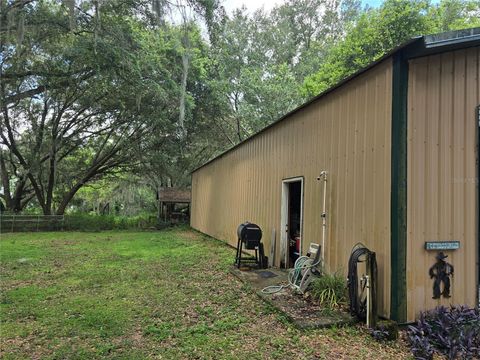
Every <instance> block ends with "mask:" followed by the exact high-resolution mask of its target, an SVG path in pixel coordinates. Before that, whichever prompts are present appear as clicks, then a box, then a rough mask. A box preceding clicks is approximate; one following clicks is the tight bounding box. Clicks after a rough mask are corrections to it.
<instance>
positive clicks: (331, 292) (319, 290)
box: [312, 273, 347, 309]
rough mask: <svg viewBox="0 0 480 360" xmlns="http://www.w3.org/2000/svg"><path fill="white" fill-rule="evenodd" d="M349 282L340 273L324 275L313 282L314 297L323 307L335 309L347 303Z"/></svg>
mask: <svg viewBox="0 0 480 360" xmlns="http://www.w3.org/2000/svg"><path fill="white" fill-rule="evenodd" d="M346 289H347V282H346V280H345V278H344V277H343V276H342V275H341V274H338V273H334V274H324V275H322V276H321V277H319V278H317V279H315V280H314V281H313V282H312V297H313V298H314V299H315V300H317V301H318V302H319V303H320V305H321V306H324V307H326V308H327V309H333V308H336V307H338V306H339V305H341V304H343V303H345V301H346Z"/></svg>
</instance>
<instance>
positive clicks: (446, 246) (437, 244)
mask: <svg viewBox="0 0 480 360" xmlns="http://www.w3.org/2000/svg"><path fill="white" fill-rule="evenodd" d="M457 249H460V241H425V250H457Z"/></svg>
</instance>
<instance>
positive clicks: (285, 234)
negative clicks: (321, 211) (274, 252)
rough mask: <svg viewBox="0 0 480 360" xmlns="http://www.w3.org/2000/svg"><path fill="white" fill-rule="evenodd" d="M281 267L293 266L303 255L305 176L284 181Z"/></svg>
mask: <svg viewBox="0 0 480 360" xmlns="http://www.w3.org/2000/svg"><path fill="white" fill-rule="evenodd" d="M281 224H282V237H281V246H280V267H281V268H292V267H293V265H294V264H295V261H296V260H297V259H298V257H299V256H301V252H302V234H303V177H298V178H291V179H286V180H283V181H282V222H281Z"/></svg>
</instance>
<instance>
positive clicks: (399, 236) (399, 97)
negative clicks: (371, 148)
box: [390, 51, 408, 323]
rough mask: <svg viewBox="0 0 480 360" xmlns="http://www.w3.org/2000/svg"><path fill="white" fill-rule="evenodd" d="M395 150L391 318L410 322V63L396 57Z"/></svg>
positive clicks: (393, 98) (392, 150) (394, 95)
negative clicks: (408, 278)
mask: <svg viewBox="0 0 480 360" xmlns="http://www.w3.org/2000/svg"><path fill="white" fill-rule="evenodd" d="M392 74H393V76H392V133H391V134H392V135H391V136H392V138H391V142H392V145H391V146H392V148H391V199H390V206H391V209H390V210H391V211H390V231H391V234H390V235H391V236H390V240H391V250H390V251H391V253H390V261H391V284H390V318H391V319H392V320H395V321H397V322H399V323H404V322H406V321H407V136H408V135H407V122H408V119H407V96H408V60H407V59H406V58H405V56H404V54H403V52H402V51H399V52H397V53H396V54H395V55H394V56H393V71H392Z"/></svg>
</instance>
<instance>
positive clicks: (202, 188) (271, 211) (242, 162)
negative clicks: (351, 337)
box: [191, 59, 392, 316]
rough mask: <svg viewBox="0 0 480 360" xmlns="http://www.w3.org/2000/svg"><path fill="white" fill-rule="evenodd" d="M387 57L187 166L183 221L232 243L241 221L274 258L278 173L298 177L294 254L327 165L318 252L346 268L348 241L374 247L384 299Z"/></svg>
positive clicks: (383, 299)
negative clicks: (187, 215)
mask: <svg viewBox="0 0 480 360" xmlns="http://www.w3.org/2000/svg"><path fill="white" fill-rule="evenodd" d="M391 98H392V63H391V59H387V60H385V61H383V62H382V63H380V64H379V65H377V66H375V67H374V68H372V69H370V70H368V71H367V72H365V73H364V74H362V75H360V76H359V77H357V78H355V79H352V80H351V81H349V82H348V83H346V84H345V85H343V86H342V87H340V88H338V89H337V90H335V91H333V92H331V93H329V94H328V95H326V96H324V97H322V98H320V99H319V100H317V101H315V102H313V103H312V104H310V105H309V106H307V107H305V108H303V109H302V110H300V111H298V112H296V113H295V114H293V115H292V116H290V117H289V118H286V119H285V120H283V121H281V122H279V123H277V124H276V125H274V126H273V127H271V128H269V129H267V130H266V131H264V132H261V133H260V134H258V135H257V136H255V137H253V138H251V139H250V140H248V141H247V142H245V143H244V144H242V145H241V146H239V147H237V148H236V149H234V150H233V151H230V152H227V153H226V154H225V155H223V156H222V157H220V158H219V159H217V160H215V161H213V162H211V163H209V164H207V165H206V166H204V167H202V168H200V169H198V170H197V171H195V172H194V173H193V175H192V214H191V225H192V226H193V227H194V228H196V229H198V230H200V231H202V232H204V233H206V234H209V235H211V236H213V237H215V238H218V239H222V240H226V241H228V242H229V243H230V244H231V245H233V246H235V245H236V241H237V239H236V228H237V226H238V225H239V224H240V223H242V222H244V221H246V220H248V221H251V222H254V223H257V224H258V225H259V226H260V227H261V228H262V229H263V232H264V241H265V248H266V249H267V251H266V252H267V254H268V249H270V238H271V233H272V229H275V230H276V234H277V246H276V249H277V253H276V265H279V248H280V244H279V240H278V239H279V234H280V220H281V208H280V207H281V189H282V188H281V184H282V179H286V178H291V177H297V176H303V177H304V181H305V182H304V187H305V188H304V220H303V230H304V232H303V234H304V237H303V240H304V241H303V253H305V250H306V249H307V248H308V245H309V243H310V242H317V243H319V242H321V217H320V215H321V211H322V209H321V200H322V186H321V183H320V182H319V181H317V179H316V178H317V176H318V175H319V174H320V171H322V170H326V171H328V174H329V175H328V176H329V177H328V190H327V193H328V198H327V204H328V236H327V237H328V239H327V246H326V260H327V263H328V264H329V265H330V268H331V269H335V270H340V271H343V272H344V273H345V274H346V271H347V261H348V258H349V256H350V251H351V249H352V247H353V246H354V244H356V243H357V242H363V243H364V244H365V245H366V246H367V247H369V248H371V249H372V250H374V251H376V252H377V259H378V265H379V269H378V270H379V271H378V273H379V292H378V293H379V297H380V299H379V310H380V313H381V314H382V315H384V316H388V315H389V304H390V265H389V264H390V171H391V166H390V163H391V161H390V157H391V152H390V148H391V141H390V139H391V111H392V110H391Z"/></svg>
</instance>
